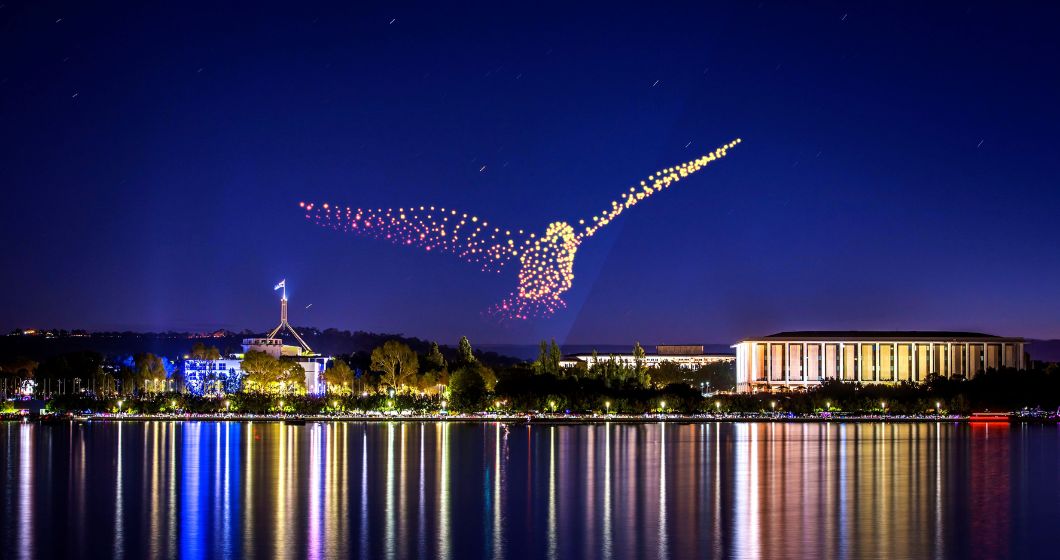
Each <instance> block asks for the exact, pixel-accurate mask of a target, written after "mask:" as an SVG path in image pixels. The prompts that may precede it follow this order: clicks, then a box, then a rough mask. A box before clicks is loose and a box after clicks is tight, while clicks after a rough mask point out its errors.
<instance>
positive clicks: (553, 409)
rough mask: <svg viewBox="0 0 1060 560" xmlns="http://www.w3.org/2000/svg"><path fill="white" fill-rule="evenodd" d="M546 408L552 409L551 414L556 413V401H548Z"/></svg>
mask: <svg viewBox="0 0 1060 560" xmlns="http://www.w3.org/2000/svg"><path fill="white" fill-rule="evenodd" d="M548 406H549V407H550V408H552V414H555V413H556V401H548Z"/></svg>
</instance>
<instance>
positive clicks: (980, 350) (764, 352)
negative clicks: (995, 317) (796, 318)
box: [733, 331, 1028, 391]
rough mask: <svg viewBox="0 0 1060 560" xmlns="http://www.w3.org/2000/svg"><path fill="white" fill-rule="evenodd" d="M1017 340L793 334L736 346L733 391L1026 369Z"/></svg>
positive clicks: (930, 335)
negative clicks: (734, 389) (830, 382)
mask: <svg viewBox="0 0 1060 560" xmlns="http://www.w3.org/2000/svg"><path fill="white" fill-rule="evenodd" d="M1024 345H1025V342H1024V340H1023V339H1022V338H1005V337H1000V336H993V335H988V334H982V333H971V332H934V331H878V332H877V331H795V332H782V333H777V334H773V335H770V336H765V337H761V338H750V339H746V340H741V341H740V342H738V343H736V344H735V345H733V348H735V349H736V388H737V390H738V391H759V390H774V389H779V388H806V387H810V386H813V385H818V384H820V383H821V382H822V381H824V380H826V379H837V380H841V381H852V382H853V381H860V382H862V383H900V382H903V381H912V382H923V381H925V380H927V378H928V376H930V375H932V374H938V375H941V376H943V377H951V376H958V375H960V376H964V377H969V378H971V377H975V376H976V375H978V374H980V373H982V372H984V371H987V370H991V369H1002V368H1012V369H1026V367H1027V362H1028V359H1027V357H1026V355H1025V353H1024Z"/></svg>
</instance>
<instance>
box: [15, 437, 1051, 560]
mask: <svg viewBox="0 0 1060 560" xmlns="http://www.w3.org/2000/svg"><path fill="white" fill-rule="evenodd" d="M0 459H2V460H3V465H2V468H0V473H2V475H3V477H4V480H3V482H4V483H3V485H2V487H0V514H2V515H0V529H2V531H0V550H4V551H11V553H12V556H14V557H18V558H38V557H50V556H68V557H74V558H77V557H99V558H121V557H128V558H138V557H177V556H179V557H181V558H206V557H237V556H246V557H258V558H275V557H279V558H304V557H308V558H333V557H339V556H352V557H357V558H453V557H459V558H494V559H500V558H517V557H546V558H573V557H578V558H606V559H611V558H640V557H660V558H687V557H714V558H722V557H736V558H756V557H768V558H806V557H847V558H865V557H875V558H896V557H897V558H902V557H907V558H919V557H973V558H974V557H980V558H1003V557H1026V556H1035V555H1038V556H1048V555H1052V553H1053V550H1052V548H1051V547H1052V546H1053V540H1054V538H1053V535H1054V533H1055V530H1054V527H1055V526H1056V523H1057V522H1060V505H1058V504H1057V501H1056V500H1055V496H1057V495H1058V491H1060V477H1057V476H1056V465H1057V464H1058V459H1060V430H1058V429H1057V428H1056V427H1044V426H1024V427H1019V426H1014V427H1008V426H996V425H989V426H988V425H966V426H956V425H948V424H847V425H843V424H710V423H707V424H687V425H682V424H669V425H665V426H664V425H657V424H649V425H643V424H638V425H630V424H614V423H608V424H600V425H593V426H524V425H507V424H500V423H486V424H432V423H402V422H387V423H353V422H351V423H328V424H324V423H316V424H314V423H310V424H309V425H307V426H288V425H283V424H277V423H262V422H255V423H249V422H248V423H233V422H226V423H199V422H184V423H181V422H144V423H133V422H130V423H123V424H117V423H90V424H84V425H83V424H61V425H39V424H34V423H25V424H24V423H14V422H10V423H4V424H0Z"/></svg>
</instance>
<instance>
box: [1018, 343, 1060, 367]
mask: <svg viewBox="0 0 1060 560" xmlns="http://www.w3.org/2000/svg"><path fill="white" fill-rule="evenodd" d="M1026 348H1027V353H1028V354H1030V355H1031V359H1032V360H1037V361H1039V362H1060V340H1028V341H1027V346H1026Z"/></svg>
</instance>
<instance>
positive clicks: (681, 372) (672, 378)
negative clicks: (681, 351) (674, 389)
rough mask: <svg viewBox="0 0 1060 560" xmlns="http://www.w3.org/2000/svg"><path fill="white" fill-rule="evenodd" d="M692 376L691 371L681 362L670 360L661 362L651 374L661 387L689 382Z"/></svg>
mask: <svg viewBox="0 0 1060 560" xmlns="http://www.w3.org/2000/svg"><path fill="white" fill-rule="evenodd" d="M690 377H691V372H690V371H688V370H687V369H685V368H683V367H681V366H680V364H678V363H676V362H671V361H669V360H666V361H663V362H661V363H659V365H658V366H656V367H655V370H654V371H652V375H651V378H652V381H654V382H655V383H656V384H657V385H658V386H659V387H666V386H667V385H671V384H674V383H684V384H687V383H688V382H689V378H690Z"/></svg>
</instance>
